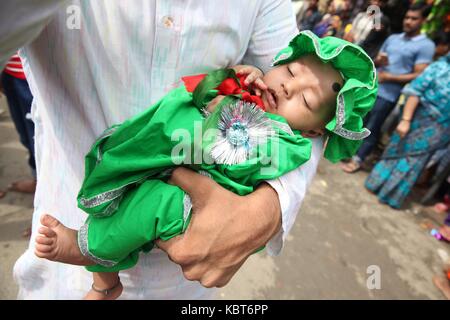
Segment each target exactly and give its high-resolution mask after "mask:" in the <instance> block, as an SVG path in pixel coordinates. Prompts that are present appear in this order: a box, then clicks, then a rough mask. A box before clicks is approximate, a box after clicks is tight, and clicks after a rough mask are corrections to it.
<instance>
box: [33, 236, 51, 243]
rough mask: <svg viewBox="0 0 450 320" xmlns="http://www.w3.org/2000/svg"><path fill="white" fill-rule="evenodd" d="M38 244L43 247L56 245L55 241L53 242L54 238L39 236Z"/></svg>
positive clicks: (37, 238)
mask: <svg viewBox="0 0 450 320" xmlns="http://www.w3.org/2000/svg"><path fill="white" fill-rule="evenodd" d="M36 243H38V244H43V245H52V244H53V243H54V241H53V238H48V237H43V236H37V237H36Z"/></svg>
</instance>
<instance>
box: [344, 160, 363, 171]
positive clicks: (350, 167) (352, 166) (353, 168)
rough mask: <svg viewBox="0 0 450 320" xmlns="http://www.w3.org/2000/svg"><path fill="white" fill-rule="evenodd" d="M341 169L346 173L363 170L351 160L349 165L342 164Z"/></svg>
mask: <svg viewBox="0 0 450 320" xmlns="http://www.w3.org/2000/svg"><path fill="white" fill-rule="evenodd" d="M341 169H342V170H343V171H344V172H346V173H355V172H357V171H359V169H361V165H360V164H359V163H358V162H356V161H354V160H350V161H349V162H347V163H341Z"/></svg>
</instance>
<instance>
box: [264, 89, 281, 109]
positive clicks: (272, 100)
mask: <svg viewBox="0 0 450 320" xmlns="http://www.w3.org/2000/svg"><path fill="white" fill-rule="evenodd" d="M267 101H268V102H269V105H270V107H271V108H272V109H277V108H278V107H277V94H276V92H275V91H274V90H273V89H267Z"/></svg>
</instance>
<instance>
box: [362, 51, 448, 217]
mask: <svg viewBox="0 0 450 320" xmlns="http://www.w3.org/2000/svg"><path fill="white" fill-rule="evenodd" d="M449 83H450V53H447V55H446V56H444V57H442V58H440V59H439V60H438V61H436V62H434V63H432V64H431V65H430V66H429V67H428V68H426V69H425V71H424V72H423V73H422V74H421V75H420V76H419V77H417V78H416V79H415V80H414V81H412V82H411V83H410V85H409V86H407V87H405V89H404V90H403V92H404V93H405V94H406V95H408V99H407V101H406V103H405V106H404V108H403V113H402V117H401V120H400V122H399V124H398V126H397V128H396V132H395V133H394V134H393V135H392V138H391V141H390V143H389V145H388V146H387V147H386V150H385V151H384V153H383V155H382V157H381V160H380V161H379V162H378V163H377V164H376V165H375V167H374V168H373V170H372V172H371V173H370V175H369V177H368V178H367V179H366V182H365V187H366V188H367V189H368V190H369V191H371V192H372V193H374V194H376V196H377V197H378V199H379V200H380V201H381V202H382V203H385V204H387V205H389V206H390V207H392V208H394V209H400V208H401V206H402V204H403V202H404V200H405V199H406V197H407V196H408V195H409V194H410V192H411V190H412V188H413V186H414V185H415V183H416V181H417V180H418V178H419V177H420V175H421V173H422V172H423V170H424V169H425V167H426V165H427V163H428V162H429V161H430V160H431V158H432V156H433V155H434V154H435V153H436V152H437V151H439V150H445V149H446V148H447V147H448V145H449V143H450V86H449Z"/></svg>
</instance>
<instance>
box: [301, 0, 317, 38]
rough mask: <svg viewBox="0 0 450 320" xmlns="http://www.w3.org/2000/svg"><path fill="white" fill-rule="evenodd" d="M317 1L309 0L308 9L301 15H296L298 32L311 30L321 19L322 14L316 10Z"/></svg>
mask: <svg viewBox="0 0 450 320" xmlns="http://www.w3.org/2000/svg"><path fill="white" fill-rule="evenodd" d="M318 2H319V1H318V0H309V1H308V8H307V9H306V11H305V12H304V14H303V15H297V25H298V28H299V30H300V31H303V30H312V29H313V28H314V26H315V25H316V24H317V23H319V22H320V20H321V19H322V14H321V13H320V11H319V9H318V6H317V5H318Z"/></svg>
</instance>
